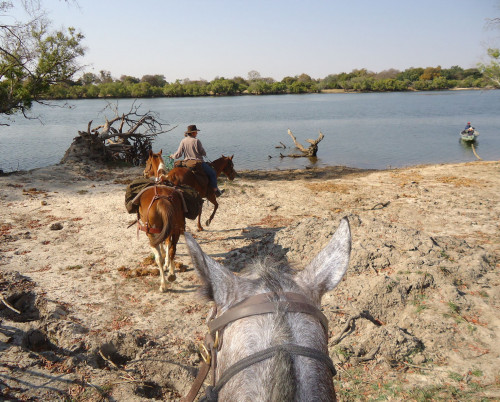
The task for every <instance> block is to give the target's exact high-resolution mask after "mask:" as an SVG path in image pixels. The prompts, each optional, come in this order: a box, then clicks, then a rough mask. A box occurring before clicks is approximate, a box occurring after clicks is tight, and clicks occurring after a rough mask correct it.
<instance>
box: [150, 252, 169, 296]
mask: <svg viewBox="0 0 500 402" xmlns="http://www.w3.org/2000/svg"><path fill="white" fill-rule="evenodd" d="M151 250H152V251H153V254H154V256H155V261H156V264H158V269H159V270H160V292H165V291H166V290H167V282H166V281H165V273H164V271H163V266H164V264H165V259H164V258H163V256H162V250H161V247H160V246H159V245H158V246H156V247H153V246H151Z"/></svg>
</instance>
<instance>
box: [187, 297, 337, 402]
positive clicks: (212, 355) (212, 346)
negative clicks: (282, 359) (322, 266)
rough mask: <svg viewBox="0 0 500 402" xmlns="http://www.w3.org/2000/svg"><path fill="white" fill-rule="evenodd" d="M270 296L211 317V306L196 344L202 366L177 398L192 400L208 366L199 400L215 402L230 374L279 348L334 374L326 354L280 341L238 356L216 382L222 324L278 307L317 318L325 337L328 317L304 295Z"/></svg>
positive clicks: (213, 314)
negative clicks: (208, 381) (208, 383)
mask: <svg viewBox="0 0 500 402" xmlns="http://www.w3.org/2000/svg"><path fill="white" fill-rule="evenodd" d="M273 295H275V293H263V294H259V295H255V296H251V297H249V298H247V299H245V300H243V301H241V302H239V303H237V304H236V305H234V306H233V307H231V308H230V309H229V310H227V311H225V312H224V313H223V314H221V315H220V316H219V317H216V318H214V317H215V316H216V314H217V309H216V308H215V307H214V309H213V310H212V313H211V315H210V317H209V318H208V333H207V334H206V336H205V341H204V343H202V344H201V347H200V354H201V356H202V358H203V362H202V365H201V367H200V369H199V371H198V375H197V377H196V379H195V381H194V383H193V385H192V386H191V389H190V391H189V393H188V394H187V395H186V396H185V397H184V398H182V399H181V401H182V402H192V401H194V399H195V398H196V396H197V395H198V392H199V390H200V388H201V386H202V385H203V382H204V381H205V379H206V377H207V375H208V372H209V371H210V369H211V371H212V385H211V386H208V387H207V388H206V396H205V397H203V398H202V399H201V400H202V401H217V399H218V394H219V392H220V390H221V389H222V388H223V387H224V385H225V384H226V383H227V382H228V381H229V380H230V379H231V378H232V377H234V376H235V375H236V374H238V373H239V372H240V371H242V370H244V369H246V368H248V367H250V366H252V365H254V364H256V363H259V362H261V361H263V360H266V359H270V358H272V357H273V356H275V355H276V354H277V353H279V352H282V351H286V352H288V353H290V354H292V355H299V356H305V357H309V358H312V359H316V360H318V361H320V362H322V363H323V364H325V365H326V366H327V367H328V369H329V370H330V372H331V373H332V376H334V375H335V374H336V371H335V367H334V365H333V362H332V360H331V359H330V356H329V355H328V354H327V353H325V352H322V351H319V350H317V349H312V348H308V347H305V346H300V345H295V344H283V345H276V346H271V347H269V348H267V349H264V350H261V351H259V352H256V353H254V354H252V355H250V356H247V357H245V358H243V359H241V360H240V361H238V362H237V363H235V364H233V365H232V366H231V367H229V368H228V369H227V370H226V371H225V372H224V373H222V375H221V377H220V378H219V380H218V381H217V382H216V379H215V370H216V366H217V352H218V351H219V350H220V348H221V344H222V333H223V330H224V328H225V327H226V325H228V324H229V323H231V322H234V321H237V320H239V319H241V318H245V317H250V316H253V315H259V314H270V313H276V311H277V310H278V309H279V308H280V307H281V308H283V309H284V310H285V311H286V312H287V313H305V314H310V315H312V316H313V317H315V318H317V319H318V320H319V321H320V323H321V325H322V327H323V330H324V331H325V335H326V336H327V338H328V319H327V318H326V317H325V315H324V314H323V313H322V312H321V311H320V310H319V309H318V308H316V307H315V306H313V305H312V304H311V303H310V302H309V301H308V300H307V299H306V297H305V296H303V295H301V294H299V293H292V292H284V293H279V294H278V295H279V296H280V300H277V301H273V300H271V298H272V297H273Z"/></svg>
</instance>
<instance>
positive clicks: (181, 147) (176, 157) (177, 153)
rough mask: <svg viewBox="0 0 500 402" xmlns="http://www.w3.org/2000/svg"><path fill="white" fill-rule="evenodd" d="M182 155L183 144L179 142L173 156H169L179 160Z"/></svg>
mask: <svg viewBox="0 0 500 402" xmlns="http://www.w3.org/2000/svg"><path fill="white" fill-rule="evenodd" d="M183 154H184V143H183V142H182V141H181V143H180V144H179V148H178V149H177V152H176V153H175V154H172V155H170V158H172V159H179V158H180V157H181V156H182V155H183Z"/></svg>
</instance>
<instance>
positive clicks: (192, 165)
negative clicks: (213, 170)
mask: <svg viewBox="0 0 500 402" xmlns="http://www.w3.org/2000/svg"><path fill="white" fill-rule="evenodd" d="M201 164H202V162H201V161H199V160H195V159H185V160H183V161H181V160H179V161H175V162H174V167H184V168H188V169H190V170H191V172H193V174H194V177H195V178H196V181H197V182H198V184H199V185H200V186H201V187H202V188H207V187H208V177H207V174H206V173H205V171H204V170H203V167H202V166H201Z"/></svg>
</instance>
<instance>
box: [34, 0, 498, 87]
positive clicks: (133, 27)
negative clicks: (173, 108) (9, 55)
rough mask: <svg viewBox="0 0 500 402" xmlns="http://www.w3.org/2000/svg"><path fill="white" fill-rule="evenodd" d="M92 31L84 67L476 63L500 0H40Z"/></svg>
mask: <svg viewBox="0 0 500 402" xmlns="http://www.w3.org/2000/svg"><path fill="white" fill-rule="evenodd" d="M42 4H43V5H44V7H45V9H46V10H47V11H48V17H49V19H51V20H52V21H53V28H61V27H69V26H73V27H75V28H77V29H79V30H80V31H81V32H82V33H83V34H84V35H85V40H84V42H83V44H84V46H86V48H87V52H86V55H85V57H84V58H83V59H81V62H82V63H83V64H85V65H87V67H86V70H85V71H86V72H93V73H95V74H98V73H99V71H100V70H106V71H110V72H111V75H112V76H113V77H114V78H119V77H120V76H122V75H131V76H134V77H137V78H141V77H142V76H143V75H146V74H161V75H164V76H165V78H166V80H167V81H168V82H174V81H175V80H177V79H180V80H183V79H186V78H188V79H191V80H199V79H205V80H207V81H211V80H213V79H214V78H216V77H225V78H233V77H235V76H240V77H243V78H247V77H248V73H249V72H250V71H257V72H259V73H260V75H261V76H262V77H271V78H274V79H275V80H277V81H280V80H281V79H283V78H284V77H286V76H292V77H293V76H297V75H300V74H302V73H306V74H308V75H310V76H311V77H312V78H324V77H326V76H327V75H329V74H338V73H341V72H350V71H352V70H353V69H361V68H366V69H367V70H369V71H373V72H380V71H383V70H386V69H390V68H394V69H398V70H401V71H403V70H405V69H406V68H409V67H437V66H438V65H439V66H441V67H442V68H449V67H451V66H454V65H458V66H460V67H463V68H472V67H476V66H477V63H479V62H486V61H487V60H488V58H487V53H486V50H487V48H488V47H500V26H497V27H496V28H494V29H492V28H491V27H490V28H488V18H499V17H500V0H419V1H417V0H377V1H375V0H300V1H299V0H267V1H266V0H252V1H250V0H141V1H138V0H99V1H98V0H77V4H76V5H75V3H74V2H72V1H71V0H70V1H69V2H64V1H62V0H42Z"/></svg>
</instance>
